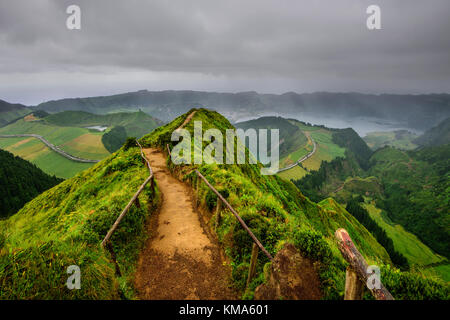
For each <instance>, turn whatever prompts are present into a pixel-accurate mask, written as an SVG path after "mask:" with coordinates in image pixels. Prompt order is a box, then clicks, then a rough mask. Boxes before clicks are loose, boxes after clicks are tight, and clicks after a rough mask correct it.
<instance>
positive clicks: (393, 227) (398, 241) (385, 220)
mask: <svg viewBox="0 0 450 320" xmlns="http://www.w3.org/2000/svg"><path fill="white" fill-rule="evenodd" d="M364 207H365V208H366V210H367V211H368V212H369V215H370V217H371V218H372V219H374V220H375V221H376V222H377V224H378V225H379V226H380V227H381V228H383V229H384V230H385V231H386V233H387V235H388V236H389V238H391V239H392V241H393V242H394V247H395V250H397V251H398V252H401V253H402V254H403V255H404V256H405V257H406V258H407V259H408V261H409V262H410V264H417V265H421V266H424V265H427V264H432V263H437V262H441V261H443V260H444V259H443V258H442V257H440V256H438V255H436V254H435V253H434V252H433V251H432V250H431V249H430V248H428V247H427V246H426V245H424V244H423V243H422V242H421V241H420V240H419V239H418V238H417V236H415V235H413V234H412V233H410V232H407V231H406V230H405V229H404V228H403V227H402V226H401V225H399V224H395V223H393V222H392V221H390V219H389V217H387V216H386V214H384V213H383V212H382V210H381V209H379V208H377V207H376V206H375V205H374V204H369V203H366V204H365V205H364Z"/></svg>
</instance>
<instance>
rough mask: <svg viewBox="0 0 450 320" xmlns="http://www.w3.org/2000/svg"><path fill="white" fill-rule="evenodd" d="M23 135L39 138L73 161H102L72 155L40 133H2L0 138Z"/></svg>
mask: <svg viewBox="0 0 450 320" xmlns="http://www.w3.org/2000/svg"><path fill="white" fill-rule="evenodd" d="M21 137H32V138H36V139H39V140H41V141H42V143H44V144H45V145H46V146H47V147H49V148H50V149H52V150H53V151H55V152H57V153H59V154H60V155H62V156H63V157H65V158H67V159H69V160H72V161H77V162H84V163H97V162H100V160H91V159H83V158H79V157H75V156H72V155H70V154H68V153H67V152H65V151H63V150H61V149H60V148H58V147H57V146H55V145H54V144H53V143H51V142H50V141H48V140H46V139H45V138H44V137H43V136H40V135H38V134H2V135H0V138H21Z"/></svg>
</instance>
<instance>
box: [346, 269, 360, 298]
mask: <svg viewBox="0 0 450 320" xmlns="http://www.w3.org/2000/svg"><path fill="white" fill-rule="evenodd" d="M363 294H364V283H363V282H362V281H361V280H359V279H358V275H357V274H356V272H355V270H354V269H353V267H351V266H348V267H347V270H346V272H345V294H344V300H362V298H363Z"/></svg>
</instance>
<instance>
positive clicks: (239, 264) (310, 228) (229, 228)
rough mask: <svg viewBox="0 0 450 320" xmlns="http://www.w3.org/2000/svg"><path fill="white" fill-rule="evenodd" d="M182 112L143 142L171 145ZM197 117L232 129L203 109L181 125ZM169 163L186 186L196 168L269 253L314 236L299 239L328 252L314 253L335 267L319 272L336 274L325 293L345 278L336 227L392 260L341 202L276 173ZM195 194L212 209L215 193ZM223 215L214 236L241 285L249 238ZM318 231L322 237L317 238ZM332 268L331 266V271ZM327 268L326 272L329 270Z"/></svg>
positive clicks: (379, 257)
mask: <svg viewBox="0 0 450 320" xmlns="http://www.w3.org/2000/svg"><path fill="white" fill-rule="evenodd" d="M186 117H187V114H186V115H183V116H180V117H178V118H177V119H175V120H174V121H173V122H171V123H170V124H168V125H166V126H163V127H160V128H157V129H155V131H154V132H153V133H152V134H150V135H148V136H144V137H143V138H142V139H141V143H143V144H144V145H145V146H148V147H153V148H155V147H156V148H161V149H162V150H164V149H165V146H166V144H169V145H170V146H171V148H172V147H173V146H174V145H175V143H174V142H171V141H170V136H171V133H172V132H173V131H174V130H175V129H176V128H178V127H179V126H180V125H181V124H182V123H183V122H184V120H185V119H186ZM195 121H201V122H202V130H203V131H205V130H207V129H210V128H216V129H219V130H220V131H221V132H223V133H225V130H226V129H231V128H233V126H232V125H231V124H230V123H229V122H228V120H226V119H225V118H223V117H222V116H221V115H220V114H218V113H216V112H212V111H208V110H205V109H200V110H197V112H196V113H195V115H194V116H193V119H192V120H191V121H190V122H189V123H188V124H187V125H186V127H185V128H186V129H187V130H188V131H189V132H191V134H192V133H193V129H194V127H193V126H194V124H193V123H194V122H195ZM206 145H207V143H206V142H203V147H205V146H206ZM192 156H193V155H192ZM169 168H170V169H171V170H172V172H173V173H174V174H175V175H176V176H178V177H179V178H180V179H182V180H183V181H186V182H187V183H188V184H190V185H195V183H196V181H197V180H196V178H195V177H196V176H195V174H194V173H193V169H194V168H197V169H198V170H199V171H200V172H201V173H202V174H203V175H204V176H205V177H206V178H207V179H208V181H209V182H210V183H211V184H212V185H214V186H215V187H216V188H217V189H218V190H219V192H221V193H222V195H223V196H224V197H225V198H226V199H227V201H228V202H230V204H231V205H232V206H233V208H235V209H236V210H237V211H238V212H239V214H240V215H241V216H242V218H243V219H244V221H245V222H246V223H247V224H248V225H249V226H250V228H251V229H252V230H253V232H254V233H255V234H256V235H257V236H258V237H259V239H260V240H261V241H262V242H263V244H264V245H265V247H266V248H267V249H268V250H269V252H271V253H272V254H275V253H276V251H277V250H279V248H280V245H281V244H282V243H283V242H285V241H294V239H296V238H298V237H302V236H305V237H310V236H311V237H313V239H315V240H314V241H311V242H309V244H306V243H303V245H306V246H308V248H303V249H304V250H306V251H305V252H309V254H311V256H312V257H313V256H314V255H315V254H314V253H313V252H314V250H315V249H317V250H318V252H324V250H325V252H326V253H324V254H323V255H320V254H319V255H318V256H315V258H317V259H323V261H327V263H330V260H331V261H332V262H331V263H332V264H331V265H332V266H335V269H333V267H331V266H329V265H327V266H326V267H324V268H325V269H326V270H327V271H324V272H323V277H331V278H333V279H334V280H333V281H332V282H326V281H325V279H323V280H324V282H323V290H324V291H325V292H326V293H327V296H328V297H329V298H330V297H338V296H339V295H340V290H342V289H343V280H344V276H343V272H344V269H345V267H344V266H343V265H344V263H343V260H342V257H341V256H340V253H339V252H338V249H337V247H336V244H335V242H334V240H333V239H334V232H335V230H336V228H338V227H345V228H347V229H348V230H349V232H350V234H351V235H352V238H354V239H355V242H356V243H357V244H358V246H359V248H360V249H361V251H362V252H363V253H364V255H365V256H366V257H367V258H368V259H369V260H370V261H379V262H385V263H390V260H389V256H388V255H387V253H386V251H385V250H384V249H383V248H382V247H381V246H380V245H379V244H378V243H377V242H376V240H375V239H374V238H373V237H372V236H371V235H370V233H369V232H368V231H367V230H365V228H364V227H362V226H361V225H360V224H359V223H358V222H357V221H356V219H354V218H353V217H352V216H351V215H349V214H348V213H346V212H345V210H344V209H342V208H341V207H340V206H339V205H337V204H336V203H335V202H333V201H332V200H329V202H327V203H324V204H321V205H317V204H315V203H313V202H311V201H309V200H308V199H307V198H305V197H304V196H303V195H302V194H301V193H300V192H299V191H298V189H296V188H295V186H294V185H293V184H292V183H291V182H286V181H285V180H283V179H280V178H278V177H277V176H264V175H261V173H260V168H261V166H260V165H251V164H242V165H237V164H236V165H223V164H202V165H174V164H173V163H172V162H171V161H169ZM199 197H200V203H201V204H202V205H203V206H204V207H205V208H207V210H210V211H213V210H214V208H215V203H216V196H215V195H214V194H213V193H212V192H211V191H209V189H208V188H207V187H206V186H205V185H204V184H200V189H199ZM222 215H223V223H222V224H221V225H220V226H219V227H218V228H217V236H218V238H219V241H221V243H222V244H223V246H224V248H225V251H226V252H227V253H228V255H229V258H230V259H231V261H232V266H233V279H234V281H235V283H236V286H237V287H238V288H239V289H241V290H243V289H244V287H245V280H246V270H247V269H246V268H247V266H248V263H249V258H250V257H249V255H250V251H251V243H252V242H251V239H250V237H249V236H248V235H247V234H246V233H245V231H244V230H243V229H242V228H241V226H240V225H239V224H238V223H237V221H236V219H235V217H234V216H232V215H231V213H229V212H227V211H225V212H223V213H222ZM209 217H210V218H209V219H210V220H209V223H210V224H213V221H214V220H215V218H214V216H213V215H212V213H210V214H209ZM316 234H318V235H320V236H319V237H318V238H317V237H316V236H315V235H316ZM322 247H324V248H325V249H322ZM305 254H308V253H305ZM328 259H330V260H328ZM259 261H260V262H259V264H258V267H257V270H258V277H256V278H255V280H254V281H253V282H252V285H251V288H253V289H254V288H255V287H256V286H257V285H258V284H260V283H261V282H262V281H263V273H262V269H263V267H264V264H265V263H266V262H267V258H261V259H260V260H259ZM330 269H333V271H329V270H330ZM328 271H329V273H327V272H328ZM325 274H326V275H325ZM330 283H333V285H330ZM246 294H250V295H251V294H252V293H251V292H247V293H246Z"/></svg>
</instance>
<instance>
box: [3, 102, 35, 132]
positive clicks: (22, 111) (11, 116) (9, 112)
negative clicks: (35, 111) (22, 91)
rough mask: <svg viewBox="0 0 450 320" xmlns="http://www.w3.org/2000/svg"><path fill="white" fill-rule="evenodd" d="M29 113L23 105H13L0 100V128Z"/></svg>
mask: <svg viewBox="0 0 450 320" xmlns="http://www.w3.org/2000/svg"><path fill="white" fill-rule="evenodd" d="M30 112H31V110H30V109H29V108H27V107H26V106H24V105H23V104H13V103H9V102H6V101H3V100H0V127H2V126H4V125H6V124H8V123H9V122H11V121H13V120H15V119H17V118H19V117H21V116H24V115H26V114H27V113H30Z"/></svg>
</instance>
